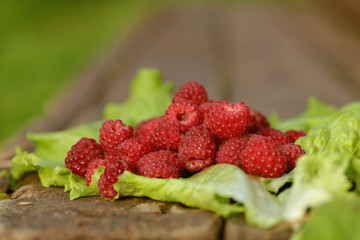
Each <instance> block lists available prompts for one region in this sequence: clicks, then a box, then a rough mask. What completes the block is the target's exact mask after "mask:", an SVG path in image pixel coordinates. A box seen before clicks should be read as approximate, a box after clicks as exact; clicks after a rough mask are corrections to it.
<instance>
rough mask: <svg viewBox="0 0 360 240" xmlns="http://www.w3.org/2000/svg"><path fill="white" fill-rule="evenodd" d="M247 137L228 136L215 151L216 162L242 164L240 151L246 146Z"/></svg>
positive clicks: (239, 165)
mask: <svg viewBox="0 0 360 240" xmlns="http://www.w3.org/2000/svg"><path fill="white" fill-rule="evenodd" d="M246 143H247V138H246V137H237V138H230V139H229V140H226V141H225V142H224V143H223V144H221V146H220V148H219V150H218V151H217V153H216V159H215V161H216V163H228V164H232V165H235V166H238V167H241V166H242V159H241V152H242V150H243V149H244V148H245V147H246Z"/></svg>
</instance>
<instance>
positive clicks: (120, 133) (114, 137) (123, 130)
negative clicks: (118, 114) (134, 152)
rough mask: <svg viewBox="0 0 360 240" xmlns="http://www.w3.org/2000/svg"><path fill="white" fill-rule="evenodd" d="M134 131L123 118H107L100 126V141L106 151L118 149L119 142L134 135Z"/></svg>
mask: <svg viewBox="0 0 360 240" xmlns="http://www.w3.org/2000/svg"><path fill="white" fill-rule="evenodd" d="M133 131H134V129H133V128H132V127H131V126H126V125H124V124H123V122H122V121H121V120H106V121H105V122H103V124H102V126H101V128H100V143H101V145H102V147H103V148H104V150H105V152H111V151H116V148H117V146H118V145H119V144H121V143H122V142H124V141H125V140H126V139H129V138H131V137H132V136H133Z"/></svg>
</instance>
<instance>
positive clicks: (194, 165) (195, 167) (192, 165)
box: [184, 158, 215, 172]
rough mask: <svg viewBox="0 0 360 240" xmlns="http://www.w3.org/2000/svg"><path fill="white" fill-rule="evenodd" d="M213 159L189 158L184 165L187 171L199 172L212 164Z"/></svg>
mask: <svg viewBox="0 0 360 240" xmlns="http://www.w3.org/2000/svg"><path fill="white" fill-rule="evenodd" d="M214 164H215V163H214V159H212V158H209V159H204V160H196V159H195V160H191V161H188V162H186V163H185V165H184V167H185V168H186V170H188V171H189V172H200V171H202V170H204V169H206V168H208V167H210V166H212V165H214Z"/></svg>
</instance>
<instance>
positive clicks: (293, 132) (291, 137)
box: [285, 130, 306, 143]
mask: <svg viewBox="0 0 360 240" xmlns="http://www.w3.org/2000/svg"><path fill="white" fill-rule="evenodd" d="M285 135H286V136H287V137H288V138H289V140H290V143H294V142H296V140H298V138H299V137H304V136H306V132H305V131H301V130H299V131H298V130H289V131H286V132H285Z"/></svg>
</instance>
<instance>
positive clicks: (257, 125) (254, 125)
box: [246, 109, 269, 134]
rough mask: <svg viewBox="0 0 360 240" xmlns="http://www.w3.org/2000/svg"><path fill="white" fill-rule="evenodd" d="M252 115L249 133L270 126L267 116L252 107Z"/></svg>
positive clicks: (248, 128)
mask: <svg viewBox="0 0 360 240" xmlns="http://www.w3.org/2000/svg"><path fill="white" fill-rule="evenodd" d="M250 117H251V118H250V123H249V126H248V127H247V129H246V132H247V133H249V134H253V133H258V132H259V131H260V130H262V129H263V128H267V127H269V122H268V120H267V118H266V117H265V116H264V115H263V114H261V113H260V112H258V111H255V110H253V109H250Z"/></svg>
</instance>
